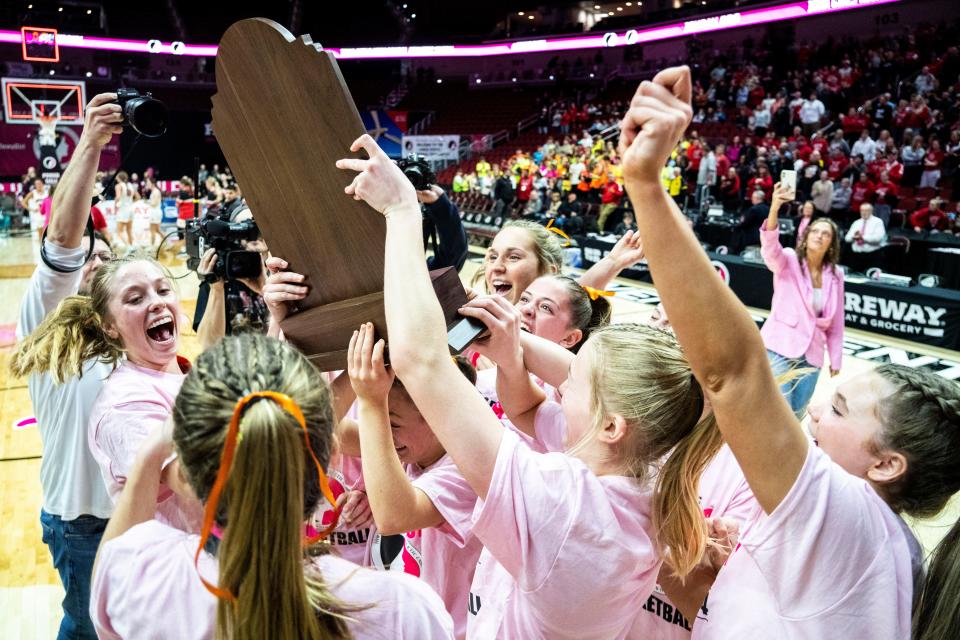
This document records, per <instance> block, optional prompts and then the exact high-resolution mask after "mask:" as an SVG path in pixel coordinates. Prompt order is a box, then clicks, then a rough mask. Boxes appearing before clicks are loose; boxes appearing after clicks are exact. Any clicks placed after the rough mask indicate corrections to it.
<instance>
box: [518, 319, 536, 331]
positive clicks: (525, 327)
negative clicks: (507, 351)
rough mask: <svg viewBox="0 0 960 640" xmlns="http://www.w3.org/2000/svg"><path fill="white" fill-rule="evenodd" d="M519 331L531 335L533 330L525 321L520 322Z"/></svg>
mask: <svg viewBox="0 0 960 640" xmlns="http://www.w3.org/2000/svg"><path fill="white" fill-rule="evenodd" d="M520 330H521V331H526V332H527V333H533V328H532V327H531V326H530V323H529V322H527V321H526V320H521V321H520Z"/></svg>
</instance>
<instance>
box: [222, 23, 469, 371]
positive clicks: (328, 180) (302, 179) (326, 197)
mask: <svg viewBox="0 0 960 640" xmlns="http://www.w3.org/2000/svg"><path fill="white" fill-rule="evenodd" d="M216 74H217V93H216V95H214V96H213V129H214V132H215V135H216V137H217V140H218V141H219V143H220V147H221V148H222V149H223V153H224V156H225V157H226V159H227V162H228V163H229V165H230V168H231V170H232V171H233V174H234V175H235V176H236V177H237V182H238V184H239V185H240V186H241V188H242V189H243V194H244V196H245V197H246V199H247V202H248V203H249V205H250V209H251V211H252V212H253V213H254V217H255V219H256V221H257V225H258V226H259V228H260V230H261V232H262V233H263V236H264V239H265V240H266V242H267V245H268V246H269V247H270V252H271V253H272V254H273V255H275V256H280V257H282V258H283V259H284V260H286V261H287V263H288V264H289V268H290V270H292V271H295V272H297V273H302V274H304V275H305V276H307V282H306V283H307V284H308V285H309V286H310V292H309V294H308V295H307V297H306V299H305V300H303V301H302V302H301V303H300V305H299V307H298V309H297V310H296V312H294V313H291V315H289V316H288V317H287V318H286V319H285V320H284V321H283V322H281V323H280V326H281V328H282V329H283V333H284V335H285V336H286V338H287V340H289V341H290V342H291V343H292V344H293V345H294V346H296V347H297V348H299V349H300V350H301V351H303V352H304V353H305V354H306V355H307V356H308V357H310V358H311V360H312V361H313V362H314V364H315V365H316V366H317V367H318V368H319V369H321V370H333V369H345V368H346V361H347V345H348V343H349V341H350V336H351V334H352V332H353V331H354V330H355V329H356V328H357V327H358V326H359V325H360V324H361V323H363V322H373V324H374V326H375V327H376V330H377V333H378V334H379V335H380V336H382V337H384V338H386V336H387V324H386V320H385V318H384V309H383V264H384V263H383V254H384V242H385V238H386V221H385V220H384V218H383V216H382V215H381V214H380V213H378V212H377V211H375V210H373V209H372V208H370V206H368V205H367V204H366V203H364V202H360V201H357V200H354V199H353V198H351V197H349V196H347V195H346V194H344V192H343V189H344V187H345V186H346V185H348V184H349V183H350V181H351V180H352V179H353V175H354V174H353V172H349V171H343V170H340V169H337V168H336V167H335V166H334V163H335V162H336V161H337V160H338V159H340V158H344V157H348V156H349V155H350V145H351V144H352V143H353V141H354V140H356V139H357V138H358V137H360V136H361V135H363V133H364V132H365V131H366V130H365V128H364V126H363V122H362V121H361V120H360V114H359V113H358V112H357V108H356V106H355V105H354V103H353V99H352V98H351V97H350V92H349V91H348V90H347V86H346V83H345V82H344V80H343V76H342V75H341V74H340V68H339V67H338V66H337V61H336V60H335V59H334V57H333V55H332V54H331V53H330V52H327V51H323V50H322V49H321V47H320V46H319V45H315V44H313V42H312V40H311V39H310V36H307V35H305V36H302V37H301V38H300V39H299V40H298V39H295V38H294V37H293V35H292V34H291V33H290V32H289V31H287V30H286V29H284V28H283V27H282V26H280V25H279V24H277V23H275V22H273V21H271V20H266V19H263V18H251V19H247V20H241V21H239V22H237V23H235V24H233V25H232V26H231V27H230V28H229V29H227V32H226V33H225V34H224V35H223V39H222V40H221V41H220V47H219V50H218V52H217V61H216ZM451 276H452V277H451ZM431 277H432V279H433V282H434V288H435V290H437V291H438V298H439V299H440V300H441V303H442V306H443V308H444V314H445V316H446V319H447V323H448V327H449V328H450V332H451V333H450V338H451V340H448V342H452V343H453V344H451V348H452V349H454V350H455V351H456V352H457V353H459V351H461V350H462V349H463V348H465V347H466V346H467V344H469V342H468V340H470V339H472V338H473V337H476V333H477V331H476V327H474V330H472V331H467V330H466V328H467V326H468V323H467V322H466V320H464V319H462V318H458V317H457V315H456V310H457V309H458V308H459V307H460V306H461V305H462V304H463V303H464V302H466V294H465V292H464V289H463V285H462V283H461V282H460V279H459V277H458V276H457V273H456V271H455V270H453V269H449V272H441V273H436V272H435V273H432V274H431ZM469 324H471V325H472V324H473V323H469Z"/></svg>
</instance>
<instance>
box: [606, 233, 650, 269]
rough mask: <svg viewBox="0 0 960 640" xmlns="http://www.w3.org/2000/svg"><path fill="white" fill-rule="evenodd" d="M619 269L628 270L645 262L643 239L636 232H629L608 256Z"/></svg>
mask: <svg viewBox="0 0 960 640" xmlns="http://www.w3.org/2000/svg"><path fill="white" fill-rule="evenodd" d="M607 257H608V258H610V259H611V260H613V261H614V262H615V263H616V264H617V266H618V267H620V268H621V269H626V268H627V267H629V266H632V265H635V264H636V263H638V262H640V261H641V260H643V239H642V238H641V237H640V234H639V233H637V232H636V231H632V230H631V231H627V232H626V233H625V234H624V236H623V237H622V238H620V239H619V240H618V241H617V244H615V245H613V249H611V250H610V253H609V254H607Z"/></svg>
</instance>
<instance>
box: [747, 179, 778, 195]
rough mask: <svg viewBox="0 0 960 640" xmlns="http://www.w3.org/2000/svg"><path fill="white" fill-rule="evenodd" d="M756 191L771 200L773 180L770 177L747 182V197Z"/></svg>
mask: <svg viewBox="0 0 960 640" xmlns="http://www.w3.org/2000/svg"><path fill="white" fill-rule="evenodd" d="M754 191H763V193H764V196H765V197H766V199H767V200H770V196H772V195H773V178H771V177H770V176H765V177H763V178H761V177H760V176H757V177H755V178H750V181H749V182H747V195H748V196H749V195H750V194H751V193H753V192H754Z"/></svg>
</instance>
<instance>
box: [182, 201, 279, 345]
mask: <svg viewBox="0 0 960 640" xmlns="http://www.w3.org/2000/svg"><path fill="white" fill-rule="evenodd" d="M224 195H226V193H225V194H224ZM237 201H239V198H237ZM222 214H223V212H222ZM219 219H220V220H221V221H223V222H226V221H227V219H226V218H225V217H224V216H223V215H221V216H219ZM246 220H253V215H252V214H251V213H250V210H249V209H246V208H244V209H243V210H242V211H239V213H238V214H237V219H236V222H237V223H241V222H244V221H246ZM239 244H240V246H241V247H242V249H243V250H245V251H253V252H256V253H258V254H259V255H260V264H261V269H260V272H259V274H258V275H257V276H256V277H250V278H242V277H236V278H233V277H228V276H227V274H225V273H217V271H218V270H217V268H216V267H217V263H218V259H219V258H223V259H226V256H225V255H224V256H221V255H218V253H217V250H216V249H215V248H213V247H210V248H209V249H207V250H206V251H205V252H204V254H203V256H202V257H201V258H200V263H199V265H198V266H197V275H198V276H199V277H200V278H201V279H202V280H203V282H201V283H200V289H199V291H198V293H197V307H196V312H195V313H194V320H193V328H194V330H195V331H196V332H197V338H198V339H199V341H200V345H201V347H202V348H203V349H207V348H209V347H211V346H213V344H215V343H216V342H217V341H218V340H219V339H220V338H222V337H223V336H225V335H236V334H239V333H244V332H255V333H264V334H265V333H266V332H267V325H268V322H269V317H270V316H269V313H268V311H267V305H266V303H265V302H264V301H263V295H262V293H263V285H264V283H265V280H266V272H265V271H264V269H263V266H262V265H263V260H265V259H266V256H267V243H266V242H264V241H263V237H262V236H260V237H258V238H256V239H255V240H239Z"/></svg>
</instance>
